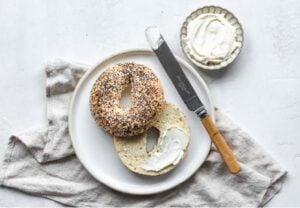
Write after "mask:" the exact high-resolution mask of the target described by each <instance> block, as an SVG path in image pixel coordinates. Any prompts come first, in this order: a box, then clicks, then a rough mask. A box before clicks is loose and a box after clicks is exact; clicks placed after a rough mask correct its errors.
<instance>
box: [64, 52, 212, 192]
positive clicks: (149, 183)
mask: <svg viewBox="0 0 300 208" xmlns="http://www.w3.org/2000/svg"><path fill="white" fill-rule="evenodd" d="M176 58H177V60H178V62H179V63H180V65H181V66H182V68H183V70H184V72H185V73H186V75H187V77H188V78H189V80H190V82H191V84H192V85H193V87H194V88H195V91H196V92H197V94H198V95H199V97H200V98H201V100H202V101H203V103H204V104H205V106H206V108H207V109H208V111H209V113H210V114H211V115H212V116H213V115H214V114H213V106H212V103H211V99H210V97H209V93H208V89H207V86H206V84H205V82H204V81H203V79H202V78H201V77H200V76H199V74H198V73H197V72H196V70H195V69H194V68H192V67H191V66H190V65H189V64H187V63H186V62H185V61H183V60H182V59H180V58H178V57H176ZM120 62H136V63H141V64H145V65H146V66H149V67H150V68H151V69H152V70H153V71H154V73H155V74H156V75H157V76H158V77H159V79H160V80H161V83H162V85H163V88H164V92H165V97H166V100H167V101H168V102H170V103H173V104H175V105H176V106H178V107H179V108H180V109H181V111H182V112H183V113H184V114H185V116H186V118H187V121H188V124H189V127H190V131H191V141H190V145H189V149H188V152H187V155H186V157H185V158H184V159H183V160H182V161H181V163H180V164H179V165H178V166H177V167H176V168H175V169H174V170H173V171H171V172H169V173H167V174H165V175H162V176H155V177H151V176H141V175H137V174H135V173H133V172H131V171H130V170H128V169H127V168H126V167H125V166H124V165H123V164H122V162H121V160H120V159H119V157H118V154H117V152H116V150H115V149H114V143H113V138H112V136H111V135H110V134H108V133H106V132H105V131H104V130H103V129H102V128H101V127H99V126H97V125H96V123H95V122H94V119H93V118H92V116H91V113H90V109H89V96H90V91H91V88H92V85H93V83H94V81H95V80H96V79H97V78H98V76H99V75H100V74H101V73H102V72H103V71H104V70H106V69H107V68H108V67H109V66H112V65H115V64H117V63H120ZM69 131H70V135H71V138H72V143H73V147H74V149H75V153H76V155H77V157H78V158H79V160H80V161H81V163H82V164H83V166H84V167H85V168H86V169H87V170H88V171H89V172H90V173H91V174H92V175H93V176H94V177H95V178H96V179H97V180H99V181H100V182H101V183H103V184H105V185H107V186H109V187H111V188H113V189H115V190H118V191H121V192H125V193H129V194H138V195H145V194H154V193H158V192H162V191H165V190H168V189H170V188H173V187H175V186H177V185H178V184H180V183H182V182H184V181H185V180H187V179H188V178H189V177H190V176H192V175H193V174H194V173H195V171H197V169H198V168H199V167H200V166H201V165H202V163H203V162H204V160H205V159H206V156H207V154H208V152H209V149H210V145H211V141H210V138H209V137H208V135H207V133H206V131H205V130H204V128H203V126H202V124H201V122H200V120H199V118H198V117H197V116H196V114H194V113H193V112H190V111H189V110H188V109H187V107H186V106H185V104H184V102H183V101H182V100H181V98H180V96H179V95H178V93H177V91H176V89H175V87H174V86H173V84H172V83H171V81H170V79H169V78H168V77H167V75H166V73H165V71H164V69H163V68H162V66H161V65H160V63H159V61H158V59H157V58H156V56H155V55H154V53H153V52H152V51H148V50H143V49H138V50H130V51H125V52H121V53H118V54H114V55H113V56H110V57H109V58H107V59H105V60H103V61H101V62H100V63H99V64H97V65H96V66H95V67H93V68H92V69H91V70H90V71H88V72H87V73H86V74H85V75H84V76H83V77H82V78H81V80H80V81H79V83H78V85H77V87H76V89H75V92H74V95H73V98H72V102H71V108H70V113H69Z"/></svg>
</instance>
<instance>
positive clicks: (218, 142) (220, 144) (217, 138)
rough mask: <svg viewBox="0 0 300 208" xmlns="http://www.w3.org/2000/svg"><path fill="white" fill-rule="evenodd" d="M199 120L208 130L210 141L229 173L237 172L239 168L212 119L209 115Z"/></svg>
mask: <svg viewBox="0 0 300 208" xmlns="http://www.w3.org/2000/svg"><path fill="white" fill-rule="evenodd" d="M201 121H202V123H203V125H204V127H205V129H206V131H207V132H208V134H209V136H210V138H211V140H212V142H213V143H214V145H215V146H216V148H217V150H218V152H219V153H220V155H221V156H222V158H223V160H224V162H225V164H226V166H227V168H228V169H229V171H230V172H231V173H238V172H239V171H240V170H241V168H240V165H239V163H238V161H237V159H236V157H235V155H234V154H233V152H232V150H231V149H230V147H229V146H228V145H227V143H226V141H225V139H224V137H223V136H222V134H221V133H220V132H219V130H218V128H217V127H216V125H215V124H214V122H213V121H212V119H211V118H210V116H209V115H206V116H205V117H203V118H201Z"/></svg>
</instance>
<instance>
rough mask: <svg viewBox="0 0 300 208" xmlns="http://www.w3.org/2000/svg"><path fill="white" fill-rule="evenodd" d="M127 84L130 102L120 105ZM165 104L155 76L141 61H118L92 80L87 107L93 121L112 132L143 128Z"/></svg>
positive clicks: (123, 133)
mask: <svg viewBox="0 0 300 208" xmlns="http://www.w3.org/2000/svg"><path fill="white" fill-rule="evenodd" d="M129 84H131V106H130V108H129V109H127V110H124V109H122V108H121V106H120V99H121V96H122V92H123V90H124V89H125V88H126V87H127V86H128V85H129ZM164 104H165V99H164V93H163V89H162V86H161V84H160V81H159V79H158V78H157V77H156V75H155V74H154V73H153V72H152V70H151V69H150V68H148V67H146V66H145V65H142V64H136V63H122V64H117V65H115V66H113V67H110V68H108V69H107V70H106V71H104V72H103V73H102V74H101V75H100V76H99V77H98V79H97V80H96V81H95V83H94V85H93V87H92V90H91V95H90V110H91V113H92V116H93V118H94V119H95V121H96V123H97V124H98V125H99V126H101V127H103V129H104V130H105V131H107V132H109V133H111V134H113V135H114V136H119V137H125V136H135V135H138V134H141V133H143V132H145V131H146V130H147V129H148V128H150V127H151V124H152V122H153V120H154V118H155V116H156V115H157V114H159V113H160V112H161V110H162V109H163V107H164Z"/></svg>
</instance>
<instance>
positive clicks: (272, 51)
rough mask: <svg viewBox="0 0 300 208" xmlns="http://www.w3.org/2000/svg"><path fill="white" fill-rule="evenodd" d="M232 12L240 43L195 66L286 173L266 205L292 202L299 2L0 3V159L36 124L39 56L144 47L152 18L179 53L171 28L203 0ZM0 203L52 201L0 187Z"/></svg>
mask: <svg viewBox="0 0 300 208" xmlns="http://www.w3.org/2000/svg"><path fill="white" fill-rule="evenodd" d="M212 4H213V5H220V6H223V7H225V8H227V9H229V10H230V11H232V12H233V13H234V14H235V15H236V16H237V17H238V18H239V19H240V22H241V23H242V25H243V27H244V31H245V47H244V48H243V50H242V53H241V54H240V56H239V57H238V59H237V60H236V62H234V63H233V64H232V65H231V66H230V67H229V68H228V69H227V70H224V71H221V72H219V73H206V72H203V71H200V73H201V75H203V77H204V78H205V80H206V81H207V84H208V86H209V88H210V90H211V93H212V96H213V98H214V101H215V104H216V105H217V106H219V107H220V108H221V109H223V111H225V112H226V113H228V114H229V115H230V116H231V117H232V118H233V119H234V120H236V121H237V122H239V123H240V125H241V126H243V127H244V128H245V129H247V131H248V132H249V133H250V134H251V135H253V136H254V137H255V138H256V139H257V140H258V142H260V143H261V145H263V146H264V147H265V148H266V149H267V150H268V151H269V152H270V153H271V154H272V155H273V156H274V157H275V158H276V159H277V160H278V161H279V162H280V163H281V164H282V165H283V166H284V167H285V168H286V169H287V170H288V171H289V174H288V179H287V181H286V183H285V184H284V186H283V188H282V191H281V192H280V193H279V194H278V195H277V196H276V197H275V198H274V199H273V200H272V201H271V202H270V203H269V204H268V206H281V207H282V206H297V205H298V206H300V177H299V175H300V67H299V64H298V63H299V59H300V36H299V34H300V10H299V9H300V1H298V0H286V1H281V0H265V1H261V0H239V1H231V0H226V1H225V0H223V1H221V0H219V1H218V0H215V1H208V0H207V1H203V0H202V1H196V0H189V1H184V0H169V1H167V0H165V1H162V0H152V1H141V0H126V1H125V0H123V1H119V0H107V1H104V0H88V1H82V0H64V1H61V0H44V1H41V0H28V1H20V0H19V1H18V0H0V71H1V75H0V77H1V81H0V95H1V96H0V160H1V161H2V158H3V154H4V151H5V147H6V142H7V139H8V137H9V135H10V134H12V133H13V132H16V131H21V130H24V129H26V128H28V127H31V126H33V125H36V124H39V123H42V122H45V115H46V114H45V110H46V108H45V104H44V101H45V89H44V82H45V75H44V71H43V66H44V65H45V63H47V62H48V61H49V60H53V59H55V58H63V59H66V60H69V61H76V62H82V63H89V64H94V63H96V62H98V61H99V60H100V59H102V58H103V57H105V56H107V55H109V54H111V53H113V52H117V51H119V50H123V49H129V48H136V47H144V48H145V47H148V45H147V43H146V41H145V38H144V29H145V27H146V26H148V25H153V24H155V25H158V26H159V27H160V28H161V31H162V33H163V34H164V36H165V38H166V39H167V41H168V42H169V45H170V46H171V48H172V49H173V51H174V52H175V53H176V54H178V55H180V56H183V53H182V52H181V49H180V44H179V30H180V26H181V24H182V22H183V21H184V19H185V17H186V16H187V15H189V13H190V12H192V11H193V10H195V9H197V8H199V7H202V6H205V5H212ZM0 206H59V204H57V203H55V202H52V201H50V200H47V199H42V198H38V197H34V196H30V195H27V194H24V193H21V192H18V191H15V190H12V189H8V188H2V187H1V188H0Z"/></svg>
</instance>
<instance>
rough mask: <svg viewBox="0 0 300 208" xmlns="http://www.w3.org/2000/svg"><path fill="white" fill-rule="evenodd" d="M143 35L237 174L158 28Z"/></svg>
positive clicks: (227, 150)
mask: <svg viewBox="0 0 300 208" xmlns="http://www.w3.org/2000/svg"><path fill="white" fill-rule="evenodd" d="M145 33H146V37H147V40H148V42H149V44H150V46H151V48H152V50H153V51H154V53H155V54H156V56H157V57H158V59H159V61H160V63H161V64H162V66H163V68H164V69H165V71H166V73H167V74H168V76H169V78H170V79H171V81H172V82H173V84H174V86H175V88H176V89H177V91H178V93H179V95H180V96H181V98H182V99H183V101H184V103H185V104H186V105H187V107H188V109H189V110H190V111H193V112H195V113H196V114H197V115H198V117H199V118H200V119H201V121H202V124H203V126H204V127H205V129H206V131H207V132H208V134H209V136H210V138H211V140H212V142H213V143H214V145H215V146H216V148H217V150H218V152H219V153H220V155H221V157H222V158H223V160H224V162H225V164H226V166H227V168H228V170H229V171H230V172H231V173H238V172H239V171H240V165H239V163H238V161H237V159H236V157H235V155H234V154H233V152H232V150H231V149H230V147H229V146H228V145H227V143H226V141H225V139H224V138H223V136H222V135H221V133H220V132H219V130H218V128H217V127H216V125H215V123H214V122H213V121H212V119H211V118H210V116H209V114H208V113H207V111H206V109H205V107H204V105H203V103H202V102H201V100H200V99H199V97H198V96H197V94H196V92H195V90H194V88H193V87H192V85H191V84H190V82H189V80H188V79H187V77H186V76H185V74H184V73H183V71H182V69H181V67H180V65H179V64H178V62H177V61H176V59H175V57H174V55H173V53H172V52H171V50H170V48H169V46H168V45H167V43H166V41H165V40H164V38H163V37H162V35H161V34H160V32H159V30H158V28H157V27H153V26H152V27H148V28H147V29H146V31H145Z"/></svg>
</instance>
